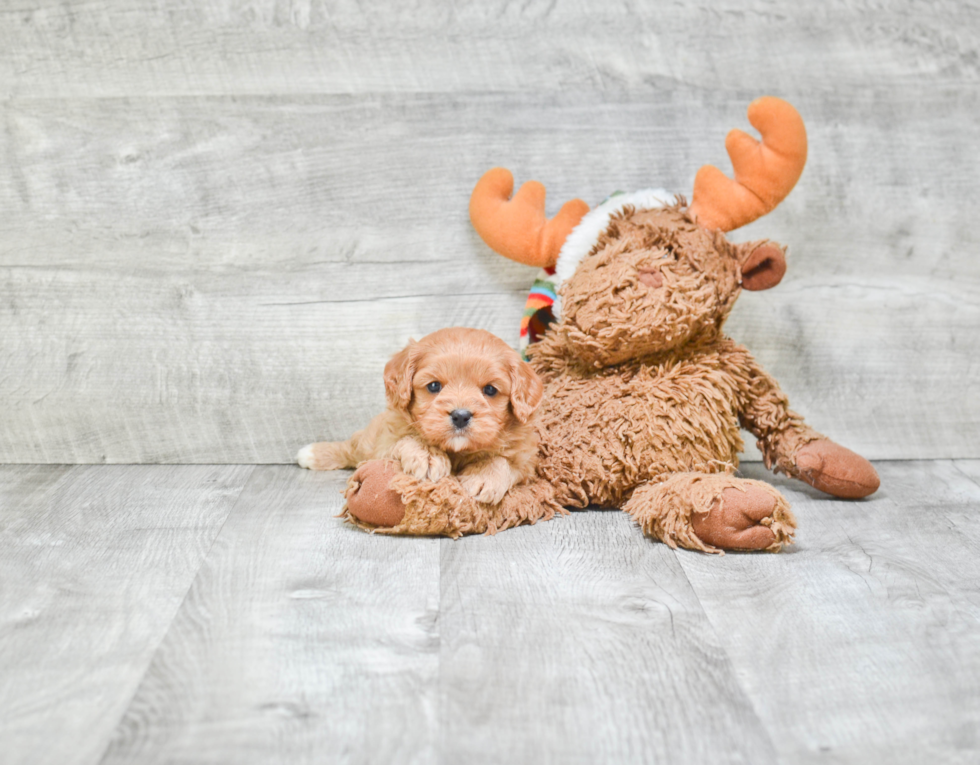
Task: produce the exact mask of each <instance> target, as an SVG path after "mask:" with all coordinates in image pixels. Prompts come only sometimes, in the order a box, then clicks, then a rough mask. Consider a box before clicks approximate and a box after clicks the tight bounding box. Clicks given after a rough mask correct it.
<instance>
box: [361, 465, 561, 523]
mask: <svg viewBox="0 0 980 765" xmlns="http://www.w3.org/2000/svg"><path fill="white" fill-rule="evenodd" d="M346 496H347V505H346V506H345V508H344V517H345V518H346V519H347V520H349V521H350V522H351V523H353V524H354V525H356V526H359V527H360V528H363V529H366V530H369V531H373V532H377V533H381V534H407V535H415V536H449V537H459V536H462V535H464V534H482V533H484V532H486V533H489V534H493V533H496V532H497V531H503V530H504V529H508V528H511V527H512V526H520V525H523V524H528V523H536V522H537V521H541V520H545V521H546V520H550V519H551V518H553V517H554V516H555V514H564V513H566V511H565V509H564V508H562V507H561V505H559V504H558V503H557V502H556V501H555V498H554V489H553V488H552V486H551V485H550V484H549V483H547V482H546V481H543V480H541V479H539V478H534V479H532V480H531V481H529V482H528V483H523V484H519V485H517V486H514V487H512V488H511V489H510V490H509V491H508V492H507V494H506V495H505V496H504V498H503V499H502V500H501V501H500V502H498V503H495V504H486V503H483V502H478V501H477V500H476V499H474V498H473V497H472V496H470V494H469V492H467V491H466V489H464V488H463V486H462V485H461V484H460V482H459V480H458V479H457V478H455V477H454V476H450V477H448V478H443V479H441V480H439V481H420V480H418V479H417V478H415V477H413V476H411V475H408V474H406V473H403V472H401V470H399V467H398V465H397V464H396V463H394V462H388V461H381V460H371V461H369V462H365V463H364V464H362V465H361V466H360V467H358V469H357V470H355V471H354V474H353V475H352V476H351V477H350V479H349V480H348V482H347V491H346Z"/></svg>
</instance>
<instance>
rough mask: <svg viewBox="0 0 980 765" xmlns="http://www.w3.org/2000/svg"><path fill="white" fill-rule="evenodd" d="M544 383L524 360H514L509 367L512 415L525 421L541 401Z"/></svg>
mask: <svg viewBox="0 0 980 765" xmlns="http://www.w3.org/2000/svg"><path fill="white" fill-rule="evenodd" d="M543 395H544V385H542V383H541V378H540V377H538V375H537V372H535V371H534V369H532V368H531V365H530V364H528V363H527V362H526V361H515V362H514V364H513V365H512V366H511V368H510V405H511V408H512V409H513V410H514V416H515V417H516V418H517V419H518V420H519V421H521V422H527V421H528V420H529V419H530V418H531V415H532V414H534V410H535V409H537V408H538V404H540V403H541V397H542V396H543Z"/></svg>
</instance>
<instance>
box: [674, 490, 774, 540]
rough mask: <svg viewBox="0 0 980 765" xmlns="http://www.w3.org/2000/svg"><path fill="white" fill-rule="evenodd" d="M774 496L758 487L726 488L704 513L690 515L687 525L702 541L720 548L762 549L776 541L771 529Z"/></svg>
mask: <svg viewBox="0 0 980 765" xmlns="http://www.w3.org/2000/svg"><path fill="white" fill-rule="evenodd" d="M775 510H776V498H775V497H774V496H773V495H772V494H770V493H769V492H767V491H766V490H765V489H761V488H759V487H758V486H752V485H749V486H747V487H746V489H745V491H741V490H739V489H733V488H728V489H725V490H724V491H723V492H722V493H721V498H720V499H716V500H715V501H714V504H713V505H712V506H711V509H710V510H708V512H706V513H693V514H692V515H691V528H693V529H694V533H695V534H697V535H698V538H699V539H701V541H702V542H706V543H707V544H709V545H714V546H715V547H719V548H721V549H722V550H765V549H767V548H769V547H772V546H773V545H774V544H776V542H777V537H776V534H775V533H774V532H773V531H772V529H771V528H770V526H771V525H772V520H773V519H772V515H773V512H774V511H775Z"/></svg>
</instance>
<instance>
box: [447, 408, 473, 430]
mask: <svg viewBox="0 0 980 765" xmlns="http://www.w3.org/2000/svg"><path fill="white" fill-rule="evenodd" d="M449 419H450V420H452V421H453V427H454V428H456V430H463V429H464V428H465V427H466V426H467V425H469V424H470V420H472V419H473V412H471V411H470V410H469V409H453V411H451V412H450V413H449Z"/></svg>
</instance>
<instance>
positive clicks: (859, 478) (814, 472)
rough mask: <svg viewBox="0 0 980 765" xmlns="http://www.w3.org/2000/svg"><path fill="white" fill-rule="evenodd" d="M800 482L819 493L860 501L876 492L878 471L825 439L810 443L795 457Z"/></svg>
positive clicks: (878, 483)
mask: <svg viewBox="0 0 980 765" xmlns="http://www.w3.org/2000/svg"><path fill="white" fill-rule="evenodd" d="M795 462H796V467H797V469H799V471H800V478H802V479H803V480H804V481H806V482H807V483H808V484H810V485H811V486H813V487H814V488H816V489H820V491H825V492H827V493H828V494H832V495H833V496H835V497H841V498H843V499H860V498H861V497H867V496H868V495H870V494H874V493H875V492H876V491H878V486H879V485H880V484H881V480H880V479H879V478H878V471H876V470H875V469H874V466H873V465H872V464H871V463H870V462H868V461H867V460H866V459H865V458H864V457H862V456H861V455H860V454H855V453H854V452H852V451H851V450H850V449H846V448H844V447H843V446H841V445H840V444H836V443H834V442H833V441H831V440H829V439H821V440H819V441H811V442H810V443H808V444H806V445H805V446H803V447H801V448H800V450H799V451H798V452H797V453H796V459H795Z"/></svg>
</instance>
